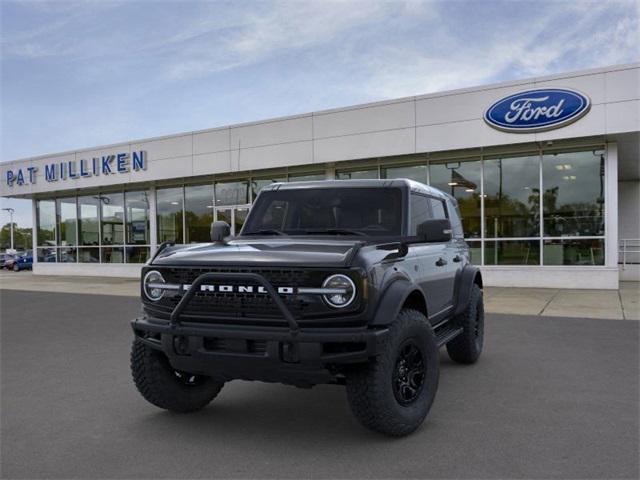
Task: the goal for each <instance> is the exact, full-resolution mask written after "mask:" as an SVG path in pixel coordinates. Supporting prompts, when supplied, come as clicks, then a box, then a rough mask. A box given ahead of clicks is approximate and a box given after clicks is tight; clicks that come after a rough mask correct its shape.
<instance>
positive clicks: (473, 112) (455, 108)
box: [416, 84, 533, 125]
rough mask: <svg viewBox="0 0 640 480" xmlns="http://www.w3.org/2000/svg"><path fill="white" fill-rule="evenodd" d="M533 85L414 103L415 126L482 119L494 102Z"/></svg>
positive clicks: (442, 97)
mask: <svg viewBox="0 0 640 480" xmlns="http://www.w3.org/2000/svg"><path fill="white" fill-rule="evenodd" d="M532 87H533V84H526V85H520V86H516V87H509V88H500V89H494V90H489V91H479V92H468V93H462V94H459V95H444V96H441V97H430V98H424V99H421V100H417V101H416V124H417V125H435V124H440V123H452V122H460V121H466V120H476V119H478V118H482V117H483V115H484V111H485V110H486V109H487V108H488V107H489V106H491V105H492V104H493V103H494V102H496V101H498V100H500V99H501V98H504V97H506V96H508V95H511V94H514V93H517V92H520V91H522V90H526V89H528V88H532Z"/></svg>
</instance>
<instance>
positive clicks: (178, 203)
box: [171, 202, 180, 205]
mask: <svg viewBox="0 0 640 480" xmlns="http://www.w3.org/2000/svg"><path fill="white" fill-rule="evenodd" d="M171 205H180V202H171Z"/></svg>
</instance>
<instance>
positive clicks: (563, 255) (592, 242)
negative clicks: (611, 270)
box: [542, 238, 604, 265]
mask: <svg viewBox="0 0 640 480" xmlns="http://www.w3.org/2000/svg"><path fill="white" fill-rule="evenodd" d="M542 258H543V260H542V261H543V264H544V265H604V239H602V238H596V239H577V238H572V239H561V240H545V241H544V247H543V257H542Z"/></svg>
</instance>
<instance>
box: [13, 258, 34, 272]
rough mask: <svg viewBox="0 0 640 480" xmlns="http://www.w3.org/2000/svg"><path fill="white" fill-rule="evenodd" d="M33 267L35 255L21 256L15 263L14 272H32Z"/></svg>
mask: <svg viewBox="0 0 640 480" xmlns="http://www.w3.org/2000/svg"><path fill="white" fill-rule="evenodd" d="M32 267H33V254H32V253H24V254H22V255H20V256H19V257H18V258H16V260H15V261H14V262H13V271H14V272H19V271H20V270H31V268H32Z"/></svg>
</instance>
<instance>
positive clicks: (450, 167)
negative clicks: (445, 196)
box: [429, 160, 481, 238]
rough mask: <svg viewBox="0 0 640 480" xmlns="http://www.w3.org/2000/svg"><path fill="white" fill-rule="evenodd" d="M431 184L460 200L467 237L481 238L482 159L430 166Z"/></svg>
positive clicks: (459, 204)
mask: <svg viewBox="0 0 640 480" xmlns="http://www.w3.org/2000/svg"><path fill="white" fill-rule="evenodd" d="M429 169H430V170H429V173H430V179H431V186H433V187H435V188H438V189H440V190H442V191H444V192H447V193H449V194H451V195H452V196H453V197H455V198H456V200H458V206H459V208H460V214H461V215H462V225H463V227H464V235H465V237H466V238H480V235H481V232H480V200H481V198H480V160H473V161H465V162H447V163H436V164H431V165H430V166H429Z"/></svg>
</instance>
